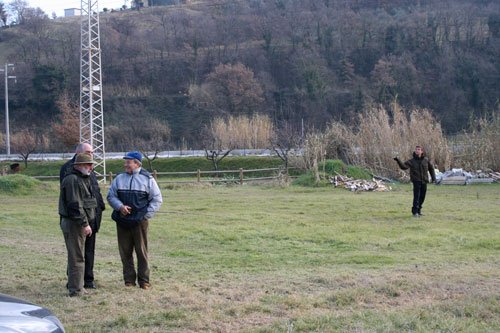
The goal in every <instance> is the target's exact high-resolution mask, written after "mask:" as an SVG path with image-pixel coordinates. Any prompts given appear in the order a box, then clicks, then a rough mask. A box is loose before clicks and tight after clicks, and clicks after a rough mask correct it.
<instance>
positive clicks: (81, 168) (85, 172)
mask: <svg viewBox="0 0 500 333" xmlns="http://www.w3.org/2000/svg"><path fill="white" fill-rule="evenodd" d="M78 171H80V172H81V173H82V175H84V176H89V175H90V173H91V172H92V169H90V168H87V167H84V166H79V167H78Z"/></svg>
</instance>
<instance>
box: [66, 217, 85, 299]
mask: <svg viewBox="0 0 500 333" xmlns="http://www.w3.org/2000/svg"><path fill="white" fill-rule="evenodd" d="M61 230H62V232H63V235H64V242H65V243H66V250H67V252H68V290H69V293H70V294H71V293H73V292H78V291H81V290H83V275H84V272H85V235H84V233H83V228H82V227H81V226H80V225H79V224H78V223H76V222H75V221H72V220H70V219H67V218H64V217H63V218H62V219H61Z"/></svg>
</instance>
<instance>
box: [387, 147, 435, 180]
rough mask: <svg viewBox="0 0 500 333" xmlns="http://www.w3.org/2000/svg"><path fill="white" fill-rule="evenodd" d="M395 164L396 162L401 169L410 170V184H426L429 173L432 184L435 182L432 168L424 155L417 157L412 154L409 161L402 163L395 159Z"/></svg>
mask: <svg viewBox="0 0 500 333" xmlns="http://www.w3.org/2000/svg"><path fill="white" fill-rule="evenodd" d="M396 162H398V164H399V167H400V168H401V169H403V170H406V169H410V179H411V181H412V182H424V183H428V182H429V173H430V174H431V179H432V182H433V183H434V182H435V181H436V174H435V172H434V167H433V166H432V164H431V162H430V161H429V159H428V158H427V156H425V154H424V155H422V156H421V157H418V156H417V154H415V153H413V158H412V159H411V160H408V161H406V162H404V163H403V162H401V161H400V160H399V158H396Z"/></svg>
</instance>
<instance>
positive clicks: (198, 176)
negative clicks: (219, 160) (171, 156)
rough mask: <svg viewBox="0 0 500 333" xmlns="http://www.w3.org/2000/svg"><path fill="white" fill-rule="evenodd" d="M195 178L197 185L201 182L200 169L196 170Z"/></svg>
mask: <svg viewBox="0 0 500 333" xmlns="http://www.w3.org/2000/svg"><path fill="white" fill-rule="evenodd" d="M196 178H197V180H198V183H199V182H201V171H200V169H198V171H197V172H196Z"/></svg>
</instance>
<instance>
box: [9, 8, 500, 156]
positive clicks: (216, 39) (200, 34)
mask: <svg viewBox="0 0 500 333" xmlns="http://www.w3.org/2000/svg"><path fill="white" fill-rule="evenodd" d="M101 34H102V38H101V45H102V66H103V79H104V89H103V91H104V103H105V112H106V116H105V122H106V126H107V127H109V128H110V130H109V136H115V137H110V138H109V140H108V142H109V144H108V148H110V149H113V148H114V146H116V147H117V142H119V141H120V140H119V136H117V134H116V133H117V131H125V132H127V130H129V129H130V128H131V124H134V125H135V126H141V125H142V124H144V123H147V122H154V121H159V122H164V123H168V125H169V126H170V128H171V130H172V141H173V145H180V142H181V141H182V142H185V143H186V144H187V145H189V146H190V147H193V148H199V145H200V144H199V139H200V132H201V131H200V129H201V128H202V127H203V126H204V124H206V123H207V122H208V120H209V119H211V118H213V117H214V116H216V115H228V114H233V115H237V114H242V113H244V114H250V113H254V112H260V113H265V114H268V115H270V116H271V118H272V119H273V120H274V121H280V120H287V121H290V122H292V123H295V124H300V123H301V122H302V121H304V123H305V125H306V127H307V128H322V127H323V126H324V125H325V124H326V123H328V122H329V121H331V120H334V119H335V120H344V121H348V120H349V121H355V120H356V117H357V115H358V114H360V112H361V111H362V110H363V108H365V107H366V106H367V105H373V104H388V103H390V102H392V101H393V100H394V99H397V100H398V101H399V103H400V104H401V105H403V106H413V105H416V106H419V107H425V108H429V109H430V110H432V112H433V113H434V115H435V116H436V117H437V118H438V119H439V120H440V121H441V123H442V125H443V128H444V129H445V131H446V132H447V133H455V132H457V131H460V130H461V129H463V128H465V127H466V126H467V123H468V120H469V118H470V116H471V115H482V114H484V113H486V112H492V111H493V110H498V101H499V100H500V61H499V59H500V4H499V3H498V2H497V1H487V0H461V1H441V0H421V1H410V0H399V1H382V0H380V1H369V0H358V1H343V0H342V1H341V0H322V1H319V0H311V1H292V0H279V1H265V0H253V1H236V2H233V1H231V2H216V1H204V2H192V3H189V4H182V5H175V6H166V7H153V8H148V9H142V10H140V11H131V10H129V11H123V12H114V13H111V12H107V13H102V15H101ZM79 43H80V39H79V21H78V20H75V19H69V20H68V19H56V20H51V19H49V18H48V17H44V16H43V15H38V16H36V15H35V16H32V17H29V18H27V19H26V20H25V21H24V22H23V23H22V24H20V25H17V26H13V27H11V28H4V29H0V57H1V58H2V60H5V61H7V60H8V61H9V62H12V63H15V64H16V75H17V81H18V82H17V84H15V85H14V84H13V85H12V86H11V89H10V98H11V99H10V105H11V117H12V118H11V128H12V129H13V130H15V129H22V128H27V127H35V128H37V129H38V130H39V131H44V132H46V133H47V135H49V136H54V134H52V133H51V131H50V128H51V123H53V122H56V121H58V116H59V114H60V112H61V110H60V106H59V105H58V104H57V103H56V102H57V100H58V99H60V98H61V96H62V95H63V94H67V95H69V96H70V98H71V99H73V100H75V101H76V100H77V98H78V89H79V81H78V80H79ZM220 64H232V65H234V67H231V68H230V69H231V70H233V71H234V73H236V74H237V75H239V74H240V73H241V72H244V73H250V74H251V75H246V76H244V75H241V80H246V81H248V82H241V80H240V81H238V82H232V81H231V79H232V77H223V75H222V74H220V71H218V70H217V69H218V68H220V67H217V66H218V65H220ZM237 64H242V65H243V66H241V67H237V66H236V65H237ZM241 68H243V70H241ZM238 70H239V72H238ZM238 77H239V76H238ZM226 83H227V84H226ZM245 83H250V85H245ZM225 84H226V85H225ZM246 86H251V87H255V89H253V88H252V89H245V88H242V87H246ZM221 87H223V88H224V89H221ZM228 87H229V88H228ZM2 88H3V85H2ZM228 89H230V91H228ZM3 103H4V101H3V94H2V97H0V104H1V105H3ZM0 121H1V122H2V123H3V121H4V119H3V113H2V115H1V116H0ZM2 127H3V126H2ZM58 148H60V147H56V146H54V147H53V149H58ZM117 148H118V147H117Z"/></svg>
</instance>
